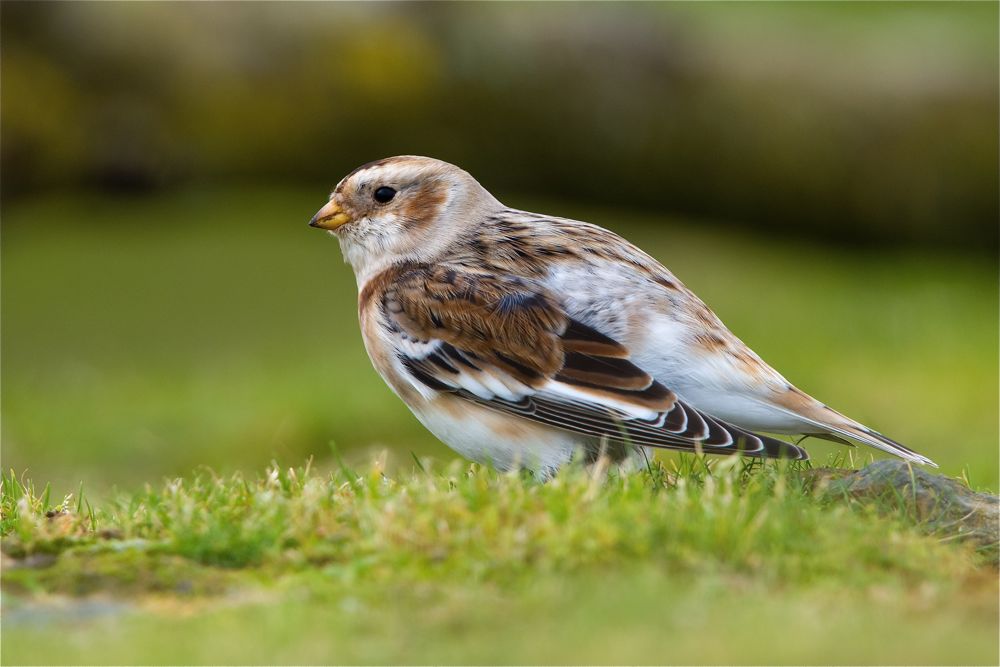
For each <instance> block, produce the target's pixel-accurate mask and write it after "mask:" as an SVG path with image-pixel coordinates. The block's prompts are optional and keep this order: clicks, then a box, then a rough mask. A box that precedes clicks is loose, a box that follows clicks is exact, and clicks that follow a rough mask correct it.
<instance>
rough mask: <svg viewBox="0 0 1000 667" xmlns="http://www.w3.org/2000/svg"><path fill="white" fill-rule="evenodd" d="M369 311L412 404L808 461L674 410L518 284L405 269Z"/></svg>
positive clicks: (643, 376)
mask: <svg viewBox="0 0 1000 667" xmlns="http://www.w3.org/2000/svg"><path fill="white" fill-rule="evenodd" d="M381 308H382V312H383V315H384V320H385V322H386V324H387V327H388V333H389V335H391V336H395V337H398V340H397V341H396V342H397V344H396V345H395V348H396V349H397V350H398V355H399V361H400V365H401V366H402V368H403V369H404V370H405V372H406V373H407V374H408V375H409V379H410V381H411V382H412V383H413V384H414V386H415V387H416V388H417V389H419V390H421V391H422V392H424V393H428V392H430V393H433V392H448V393H451V394H454V395H455V396H458V397H460V398H462V399H464V400H468V401H470V402H473V403H476V404H478V405H481V406H483V407H486V408H489V409H491V410H496V411H499V412H503V413H506V414H510V415H513V416H517V417H521V418H524V419H529V420H531V421H535V422H539V423H543V424H547V425H549V426H553V427H555V428H559V429H563V430H566V431H571V432H574V433H578V434H580V435H584V436H590V437H593V438H595V439H602V438H603V439H607V440H608V441H612V442H617V443H625V444H634V445H644V446H648V447H660V448H665V449H675V450H684V451H702V452H705V453H712V454H736V453H740V454H743V455H747V456H757V457H770V458H791V459H806V458H808V456H807V454H806V452H805V451H804V450H802V449H801V448H799V447H796V446H795V445H792V444H790V443H787V442H784V441H781V440H777V439H774V438H769V437H767V436H762V435H757V434H755V433H751V432H749V431H746V430H744V429H741V428H739V427H736V426H733V425H732V424H729V423H726V422H724V421H721V420H719V419H715V418H713V417H711V416H710V415H707V414H704V413H702V412H700V411H698V410H696V409H694V408H693V407H691V406H690V405H687V404H685V403H684V402H683V401H681V400H680V399H679V398H678V397H677V396H676V395H675V394H674V393H673V392H672V391H670V390H669V389H668V388H667V387H665V386H663V385H662V384H661V383H659V382H657V381H656V380H655V379H654V378H653V377H651V376H650V375H649V374H648V373H646V372H645V371H644V370H643V369H641V368H639V367H638V366H636V365H635V364H633V363H632V362H631V361H630V360H629V352H628V350H627V349H626V348H625V347H624V346H623V345H621V344H620V343H619V342H618V341H615V340H613V339H612V338H609V337H608V336H606V335H604V334H603V333H601V332H599V331H597V330H596V329H594V328H592V327H590V326H588V325H586V324H585V323H583V322H580V321H578V320H575V319H573V318H571V317H569V316H568V315H567V313H566V312H565V311H564V310H563V309H562V308H561V306H560V305H559V303H558V300H557V299H556V298H555V297H554V296H553V295H552V294H549V293H547V292H546V291H545V290H544V289H543V288H541V287H540V286H538V285H535V284H532V283H529V282H528V281H524V280H520V279H517V278H511V277H501V276H495V275H491V274H477V273H470V272H460V271H457V270H452V269H449V268H448V267H441V266H428V265H416V266H414V267H412V268H411V269H410V270H407V271H404V272H402V273H401V274H400V275H399V277H398V278H397V280H396V281H394V284H393V285H392V286H390V287H389V288H388V289H387V290H386V291H385V293H384V295H383V297H382V303H381Z"/></svg>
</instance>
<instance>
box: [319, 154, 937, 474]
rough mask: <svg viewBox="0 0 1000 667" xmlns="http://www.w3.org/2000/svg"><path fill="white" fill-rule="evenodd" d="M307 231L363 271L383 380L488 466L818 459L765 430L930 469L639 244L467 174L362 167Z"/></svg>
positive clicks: (365, 310) (449, 440)
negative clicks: (736, 330) (790, 366)
mask: <svg viewBox="0 0 1000 667" xmlns="http://www.w3.org/2000/svg"><path fill="white" fill-rule="evenodd" d="M309 224H310V225H311V226H313V227H319V228H321V229H326V230H329V231H330V233H332V234H334V235H335V236H336V237H337V238H338V239H339V240H340V245H341V249H342V250H343V254H344V258H345V259H346V260H347V262H348V263H349V264H350V265H351V267H352V268H353V269H354V273H355V276H356V277H357V281H358V290H359V298H358V314H359V318H360V321H361V332H362V335H363V338H364V343H365V348H366V349H367V351H368V354H369V356H370V357H371V360H372V363H373V364H374V366H375V369H376V370H377V371H378V372H379V374H380V375H381V376H382V378H383V379H384V380H385V381H386V382H387V383H388V384H389V386H390V387H391V388H392V390H393V391H394V392H395V393H396V394H397V395H398V396H399V397H400V398H401V399H402V400H403V401H404V402H405V403H406V405H408V406H409V408H410V409H411V410H412V411H413V413H414V414H415V415H416V417H417V419H419V420H420V422H421V423H423V425H424V426H425V427H427V429H429V430H430V431H431V432H432V433H433V434H434V435H435V436H437V437H438V438H440V439H441V440H442V441H444V442H445V443H446V444H447V445H449V446H450V447H452V448H453V449H455V450H456V451H458V452H459V453H461V454H462V455H464V456H466V457H468V458H471V459H473V460H476V461H480V462H483V463H489V464H492V465H494V466H495V467H497V468H499V469H501V470H509V469H511V468H517V467H526V468H530V469H533V470H535V471H537V472H538V473H539V474H540V475H542V476H543V477H547V476H549V475H551V474H552V473H554V472H555V471H556V470H557V469H558V468H559V467H560V466H561V465H562V464H564V463H565V462H567V461H569V460H570V459H571V458H572V457H573V455H574V453H575V452H577V451H581V452H582V455H583V456H584V457H585V458H587V460H594V459H596V458H597V457H598V456H600V455H602V454H606V455H608V456H609V457H610V458H612V460H615V461H621V460H623V459H624V458H626V457H627V456H629V454H631V453H634V452H636V451H637V450H640V449H641V448H642V447H656V448H664V449H674V450H682V451H699V452H704V453H710V454H735V453H739V454H742V455H744V456H756V457H771V458H791V459H806V458H808V455H807V454H806V452H805V450H803V449H802V448H801V447H799V446H797V445H795V444H792V443H790V442H785V441H783V440H780V439H777V438H772V437H768V436H765V435H759V434H758V433H756V432H755V431H764V432H768V433H786V434H803V435H813V436H818V437H821V438H826V439H830V440H835V441H838V442H842V443H845V444H851V441H857V442H861V443H864V444H866V445H870V446H872V447H875V448H877V449H881V450H882V451H885V452H889V453H891V454H895V455H896V456H899V457H901V458H903V459H906V460H907V461H912V462H915V463H928V464H932V462H931V461H930V459H927V458H926V457H924V456H921V455H920V454H917V453H916V452H914V451H913V450H911V449H908V448H907V447H904V446H903V445H901V444H899V443H898V442H895V441H893V440H890V439H889V438H887V437H885V436H884V435H882V434H880V433H877V432H876V431H873V430H871V429H870V428H867V427H866V426H863V425H862V424H859V423H858V422H856V421H854V420H852V419H850V418H849V417H846V416H844V415H842V414H840V413H839V412H837V411H835V410H833V409H832V408H829V407H827V406H826V405H824V404H823V403H820V402H819V401H817V400H816V399H814V398H812V397H811V396H809V395H807V394H805V393H804V392H802V391H800V390H799V389H797V388H795V387H794V386H792V384H791V383H789V382H788V381H787V380H786V379H785V378H784V377H782V376H781V374H779V373H778V372H777V371H775V370H774V369H773V368H771V367H770V366H768V365H767V364H766V363H764V361H762V360H761V358H760V357H758V356H757V355H756V354H755V353H754V352H753V351H752V350H750V349H749V348H748V347H747V346H746V345H744V344H743V342H742V341H740V339H738V338H737V337H736V336H734V335H733V334H732V333H731V332H730V331H729V329H727V328H726V326H725V325H724V324H723V323H722V322H721V321H720V320H719V318H718V317H716V315H715V314H714V313H713V312H712V311H711V310H710V309H709V308H708V307H707V306H706V305H705V304H704V303H702V301H701V300H700V299H699V298H698V297H697V296H695V295H694V294H693V293H692V292H691V291H690V290H689V289H687V288H686V287H685V286H684V285H683V283H681V282H680V281H679V280H678V279H677V278H676V277H674V275H673V274H672V273H671V272H670V271H668V270H667V269H666V268H664V267H663V266H662V265H661V264H660V263H659V262H657V261H656V260H655V259H653V258H652V257H650V256H649V255H647V254H646V253H644V252H643V251H642V250H640V249H639V248H637V247H635V246H634V245H632V244H631V243H629V242H628V241H626V240H625V239H623V238H621V237H620V236H618V235H617V234H614V233H613V232H610V231H608V230H606V229H603V228H601V227H598V226H596V225H592V224H589V223H586V222H579V221H576V220H568V219H565V218H556V217H552V216H548V215H541V214H538V213H529V212H527V211H519V210H516V209H512V208H508V207H506V206H504V205H503V204H501V203H500V202H499V201H497V199H495V198H494V197H493V195H491V194H490V193H489V192H487V190H486V189H485V188H483V186H481V185H480V184H479V183H478V182H477V181H476V180H475V179H474V178H473V177H472V176H471V175H469V174H468V173H466V172H465V171H463V170H462V169H459V168H458V167H456V166H454V165H451V164H448V163H446V162H441V161H440V160H434V159H431V158H426V157H416V156H400V157H393V158H388V159H385V160H379V161H377V162H371V163H369V164H366V165H363V166H361V167H359V168H357V169H355V170H354V171H353V172H351V173H350V174H348V175H347V176H346V177H344V179H343V180H342V181H340V183H338V184H337V186H336V188H335V189H334V190H333V193H332V194H331V195H330V199H329V201H328V203H327V204H326V205H325V206H323V208H321V209H320V211H319V212H318V213H317V214H316V216H315V217H314V218H313V219H312V220H311V221H310V223H309Z"/></svg>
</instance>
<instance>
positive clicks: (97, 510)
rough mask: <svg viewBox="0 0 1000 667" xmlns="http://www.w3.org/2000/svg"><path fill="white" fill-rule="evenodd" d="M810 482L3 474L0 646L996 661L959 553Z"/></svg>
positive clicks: (164, 656)
mask: <svg viewBox="0 0 1000 667" xmlns="http://www.w3.org/2000/svg"><path fill="white" fill-rule="evenodd" d="M808 479H809V475H805V474H803V470H802V468H801V466H798V465H778V464H767V465H761V464H759V463H757V464H752V465H751V464H748V463H746V462H743V461H739V460H737V459H729V460H714V461H707V460H700V459H695V458H690V457H689V458H682V459H677V460H670V461H666V462H654V463H653V464H652V465H651V467H650V468H649V469H647V470H643V471H640V472H636V473H631V474H618V473H616V472H606V471H604V472H602V471H600V470H594V469H585V468H582V467H580V468H573V469H570V470H568V471H566V473H565V474H561V475H560V476H558V477H557V478H556V479H555V480H553V481H551V482H549V483H546V484H540V483H537V482H536V481H534V480H533V479H531V478H530V477H528V476H525V475H510V474H508V475H504V474H498V473H496V472H493V471H491V470H487V469H483V468H480V467H478V466H469V465H468V464H461V463H454V464H452V465H450V466H447V467H445V468H442V469H439V470H435V469H432V468H431V466H430V465H429V463H428V462H426V461H425V462H421V463H420V465H419V466H417V467H413V469H412V470H411V471H408V472H402V471H401V472H399V473H392V474H391V475H390V474H387V473H386V471H385V468H384V466H383V465H382V464H381V463H379V462H376V463H373V464H372V465H371V466H369V467H368V468H366V469H365V470H364V471H362V472H355V471H351V470H348V469H346V468H343V469H338V470H336V471H333V472H318V471H315V470H310V469H309V468H308V467H303V468H297V469H288V468H280V467H278V466H274V467H272V468H271V469H269V470H268V471H267V472H266V473H265V474H263V475H261V476H259V477H245V476H241V475H235V476H227V477H219V476H216V475H213V474H212V473H210V472H204V473H202V474H200V475H197V476H195V477H192V478H189V479H175V480H169V481H167V482H165V483H164V484H163V485H161V486H157V487H152V486H150V487H147V488H146V489H145V490H144V491H142V492H139V493H136V494H123V495H119V496H117V497H116V498H114V499H113V500H111V501H109V502H107V503H106V504H101V505H100V506H99V507H92V506H89V503H88V502H87V500H86V499H82V501H81V499H80V498H79V497H75V498H68V499H66V500H64V501H62V502H58V501H54V500H53V499H51V498H49V499H48V500H46V499H45V497H44V496H45V495H46V494H45V493H44V492H38V491H36V490H33V489H32V487H31V485H30V483H28V482H26V481H20V480H17V479H16V478H14V477H12V476H8V477H6V478H5V479H4V484H3V532H4V538H3V549H4V554H5V555H4V559H5V560H4V571H3V583H4V603H5V607H6V608H5V622H4V626H3V640H4V641H3V659H4V662H6V663H24V662H33V663H42V662H53V663H59V662H73V663H80V662H83V663H97V662H125V663H149V662H251V663H259V662H297V663H303V662H411V663H412V662H418V663H419V662H465V663H469V662H474V663H475V662H561V663H567V662H584V663H587V662H612V663H669V662H687V663H691V662H696V663H700V662H758V663H761V662H763V663H817V662H820V663H831V662H874V663H956V662H960V663H989V664H995V663H996V661H997V659H998V655H997V631H996V627H997V621H998V612H997V603H996V600H997V592H998V591H997V581H996V570H995V568H994V567H993V566H991V565H989V564H988V562H987V561H986V560H985V559H984V558H983V556H982V554H980V553H978V552H977V551H976V550H975V549H973V548H971V547H969V546H963V545H961V544H957V543H955V542H954V541H949V540H942V539H941V538H940V537H939V536H934V535H928V534H927V533H926V532H924V531H922V530H921V526H920V525H915V524H913V523H912V522H910V521H909V520H907V519H906V518H905V514H903V513H894V512H893V508H892V507H887V506H884V505H883V506H873V505H869V504H860V503H851V502H846V501H844V500H843V499H838V498H833V497H828V496H827V495H826V494H824V490H823V488H822V485H820V487H818V488H817V487H815V486H814V485H812V484H810V483H809V482H808ZM95 605H96V606H95ZM53 622H58V623H59V628H60V630H59V641H51V639H49V636H50V634H51V624H52V623H53Z"/></svg>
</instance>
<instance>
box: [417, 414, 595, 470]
mask: <svg viewBox="0 0 1000 667" xmlns="http://www.w3.org/2000/svg"><path fill="white" fill-rule="evenodd" d="M410 409H411V410H413V414H414V415H416V417H417V419H419V420H420V423H421V424H423V425H424V427H426V428H427V430H428V431H430V432H431V433H433V434H434V435H435V436H436V437H437V438H438V439H439V440H441V442H443V443H444V444H446V445H448V446H449V447H451V448H452V449H454V450H455V451H456V452H458V453H459V454H461V455H462V456H464V457H466V458H468V459H472V460H473V461H477V462H479V463H483V464H486V465H491V466H493V467H495V468H496V469H497V470H503V471H506V470H514V469H518V468H527V469H529V470H534V471H536V472H537V473H539V474H540V475H541V476H542V477H543V478H548V477H550V476H551V475H553V474H554V473H555V472H556V470H558V469H559V467H560V466H562V465H563V464H565V463H567V462H568V461H569V460H570V459H571V458H573V454H574V452H576V450H577V448H578V447H580V446H582V445H584V444H585V443H584V442H583V439H582V438H581V437H580V436H576V435H574V434H572V433H569V432H566V431H560V430H557V429H552V428H548V427H545V426H543V425H540V424H534V423H532V422H530V421H528V420H525V419H520V418H518V417H513V416H509V415H502V414H500V413H497V412H494V411H493V410H488V409H486V408H483V407H480V406H477V405H474V404H472V403H468V402H467V401H463V400H462V399H457V398H453V397H450V396H442V397H440V398H438V399H436V400H432V401H429V402H425V403H423V404H422V405H420V406H410Z"/></svg>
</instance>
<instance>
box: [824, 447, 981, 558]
mask: <svg viewBox="0 0 1000 667" xmlns="http://www.w3.org/2000/svg"><path fill="white" fill-rule="evenodd" d="M809 476H810V477H811V478H812V480H813V483H814V484H815V485H816V487H817V488H819V489H821V493H822V494H823V496H824V497H826V498H833V499H835V498H838V497H842V498H846V499H849V500H854V501H859V502H864V503H866V504H867V503H875V504H877V506H879V507H881V508H884V509H885V510H886V511H892V512H897V511H898V512H901V513H903V514H904V516H905V517H906V518H907V519H909V520H911V521H913V522H914V523H915V524H917V525H918V526H919V527H920V528H921V529H922V530H924V531H926V532H928V533H930V534H933V535H935V536H937V537H940V538H941V539H953V540H958V541H963V542H969V543H971V544H973V545H975V547H976V549H977V550H978V551H979V552H980V553H982V554H983V555H984V556H985V557H986V558H987V559H988V560H989V561H990V562H992V563H994V564H995V563H997V562H998V560H1000V498H998V497H997V496H994V495H992V494H989V493H977V492H975V491H973V490H971V489H970V488H968V487H967V486H965V485H964V484H962V483H960V482H958V481H956V480H954V479H951V478H949V477H945V476H944V475H937V474H934V473H930V472H927V471H926V470H923V469H922V468H918V467H916V466H911V465H910V464H907V463H905V462H903V461H895V460H891V461H890V460H885V461H877V462H875V463H872V464H871V465H868V466H865V467H864V468H862V469H861V470H836V469H830V468H821V469H818V470H813V471H810V473H809Z"/></svg>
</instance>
